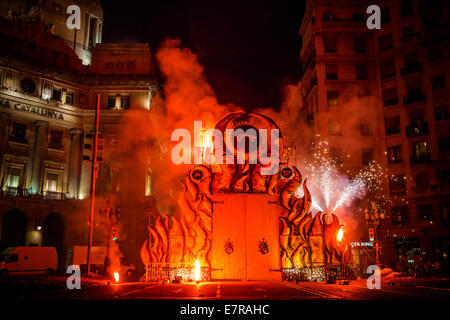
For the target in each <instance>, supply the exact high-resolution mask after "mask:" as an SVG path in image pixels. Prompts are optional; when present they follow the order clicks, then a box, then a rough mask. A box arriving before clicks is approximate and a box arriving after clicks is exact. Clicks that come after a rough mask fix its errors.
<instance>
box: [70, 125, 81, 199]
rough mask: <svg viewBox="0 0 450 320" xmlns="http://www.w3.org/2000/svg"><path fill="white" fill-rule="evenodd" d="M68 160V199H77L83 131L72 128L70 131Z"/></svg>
mask: <svg viewBox="0 0 450 320" xmlns="http://www.w3.org/2000/svg"><path fill="white" fill-rule="evenodd" d="M70 134H71V140H70V158H69V179H68V181H69V186H68V192H69V198H76V199H78V190H79V184H80V178H81V157H82V144H81V143H82V139H83V130H81V129H76V128H73V129H71V130H70Z"/></svg>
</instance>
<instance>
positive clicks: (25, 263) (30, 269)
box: [0, 247, 58, 277]
mask: <svg viewBox="0 0 450 320" xmlns="http://www.w3.org/2000/svg"><path fill="white" fill-rule="evenodd" d="M57 267H58V255H57V253H56V249H55V248H54V247H9V248H7V249H5V250H4V251H3V252H2V253H1V255H0V277H7V276H8V274H38V273H50V272H54V271H56V269H57Z"/></svg>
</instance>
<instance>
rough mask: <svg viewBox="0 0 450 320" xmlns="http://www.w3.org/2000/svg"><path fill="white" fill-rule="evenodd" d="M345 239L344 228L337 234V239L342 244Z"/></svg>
mask: <svg viewBox="0 0 450 320" xmlns="http://www.w3.org/2000/svg"><path fill="white" fill-rule="evenodd" d="M343 237H344V227H341V228H340V229H339V231H338V233H337V236H336V239H337V241H338V242H341V241H342V238H343Z"/></svg>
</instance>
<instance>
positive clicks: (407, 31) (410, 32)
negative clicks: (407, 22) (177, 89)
mask: <svg viewBox="0 0 450 320" xmlns="http://www.w3.org/2000/svg"><path fill="white" fill-rule="evenodd" d="M402 36H403V38H409V37H412V36H414V25H411V26H407V27H403V29H402Z"/></svg>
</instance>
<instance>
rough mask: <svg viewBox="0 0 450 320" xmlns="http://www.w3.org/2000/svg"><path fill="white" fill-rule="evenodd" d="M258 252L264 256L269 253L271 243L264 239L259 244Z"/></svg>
mask: <svg viewBox="0 0 450 320" xmlns="http://www.w3.org/2000/svg"><path fill="white" fill-rule="evenodd" d="M258 250H259V252H261V253H262V254H266V253H268V252H269V243H268V242H267V241H266V240H265V239H264V238H263V239H262V240H261V241H260V242H259V246H258Z"/></svg>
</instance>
